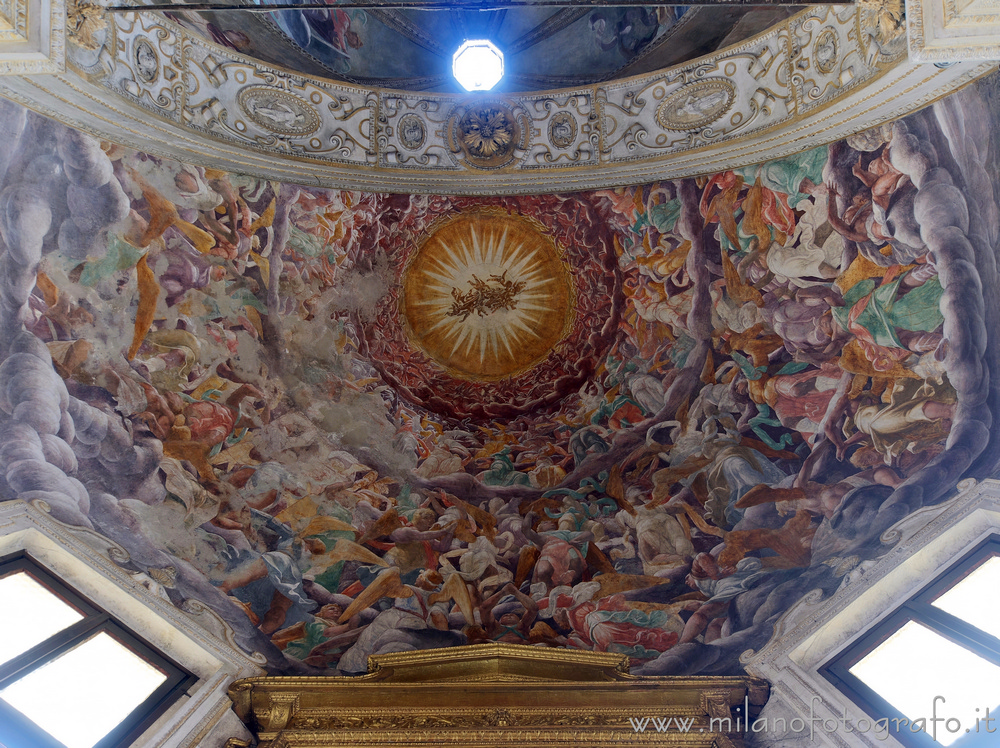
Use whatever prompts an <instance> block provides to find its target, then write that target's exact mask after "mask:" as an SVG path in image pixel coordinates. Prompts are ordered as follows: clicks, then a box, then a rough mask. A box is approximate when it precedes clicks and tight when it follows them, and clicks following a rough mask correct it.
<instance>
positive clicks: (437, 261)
mask: <svg viewBox="0 0 1000 748" xmlns="http://www.w3.org/2000/svg"><path fill="white" fill-rule="evenodd" d="M572 288H573V287H572V283H571V281H570V276H569V273H568V271H567V268H566V266H565V265H564V264H563V262H562V260H561V259H560V253H559V250H558V248H557V247H556V245H555V243H554V242H553V241H552V239H550V238H549V237H547V236H545V235H544V234H543V233H542V232H541V231H539V230H538V228H536V227H535V226H534V225H533V224H532V223H530V222H529V221H527V220H525V219H523V218H519V217H517V216H509V215H506V214H492V213H481V214H480V213H477V214H472V215H463V216H461V217H459V218H457V219H455V220H453V221H451V222H449V223H447V224H446V225H444V226H442V227H441V228H439V229H438V230H437V231H435V232H434V233H433V234H432V235H431V236H430V237H429V238H428V239H427V241H426V242H424V244H423V246H421V247H420V249H419V250H418V252H417V253H416V256H415V257H413V258H412V260H411V262H410V263H409V266H408V267H407V270H406V274H405V278H404V280H403V296H402V300H401V301H402V307H401V308H402V313H403V317H404V319H405V324H406V328H407V332H408V334H409V336H410V338H411V340H413V341H414V342H415V343H416V344H417V345H418V346H419V347H420V348H421V349H422V350H423V351H424V352H425V353H427V355H429V356H430V357H431V358H432V359H434V360H435V361H437V362H438V363H439V364H441V365H442V366H444V367H445V368H447V369H448V370H449V371H450V372H452V373H453V374H456V375H458V376H460V377H463V378H466V379H484V380H495V379H502V378H503V377H508V376H511V375H512V374H516V373H518V372H520V371H523V370H525V369H527V368H529V367H531V366H533V365H535V364H536V363H538V362H539V361H541V360H542V359H544V358H545V356H547V355H548V352H549V351H550V350H551V349H552V347H553V346H554V345H555V344H556V343H558V342H559V340H560V339H561V338H562V337H563V336H564V335H565V333H566V332H567V330H568V327H569V324H570V321H571V318H572V315H571V312H572V307H573V292H572Z"/></svg>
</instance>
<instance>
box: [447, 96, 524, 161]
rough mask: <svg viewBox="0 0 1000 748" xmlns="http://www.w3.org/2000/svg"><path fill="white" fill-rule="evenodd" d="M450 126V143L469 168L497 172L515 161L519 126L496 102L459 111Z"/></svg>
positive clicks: (508, 111) (512, 115)
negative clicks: (470, 166)
mask: <svg viewBox="0 0 1000 748" xmlns="http://www.w3.org/2000/svg"><path fill="white" fill-rule="evenodd" d="M449 124H450V127H449V131H450V132H449V134H450V137H451V140H452V141H453V142H454V143H455V144H456V145H457V150H459V151H460V152H462V153H463V154H464V155H465V157H466V159H467V160H468V162H469V163H470V164H471V165H472V166H477V167H479V168H482V169H497V168H500V167H503V166H506V165H507V164H509V163H510V162H511V161H513V160H514V155H515V153H516V151H517V148H518V146H519V145H520V142H521V126H520V124H519V123H518V121H517V117H515V115H514V112H513V111H512V110H511V109H510V107H508V106H506V105H504V104H501V103H499V102H495V101H490V102H483V103H477V104H475V105H472V106H469V107H466V108H465V109H464V110H459V111H458V112H457V113H456V114H455V115H453V116H452V119H451V122H450V123H449Z"/></svg>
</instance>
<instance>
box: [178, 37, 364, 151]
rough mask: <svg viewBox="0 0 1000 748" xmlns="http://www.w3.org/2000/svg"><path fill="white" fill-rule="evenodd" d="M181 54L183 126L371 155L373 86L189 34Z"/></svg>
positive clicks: (275, 146) (264, 144)
mask: <svg viewBox="0 0 1000 748" xmlns="http://www.w3.org/2000/svg"><path fill="white" fill-rule="evenodd" d="M184 58H185V61H186V63H187V67H186V71H187V78H186V84H187V85H186V101H185V106H184V109H183V115H182V116H183V118H184V122H185V124H187V125H188V126H189V127H194V128H196V129H199V130H204V131H207V132H209V133H211V134H213V135H215V136H217V137H221V138H225V139H226V140H230V141H235V142H238V143H240V144H244V145H249V146H252V147H255V148H259V149H262V150H265V151H269V152H273V153H277V154H284V155H291V156H305V157H310V158H314V159H321V160H324V161H335V162H339V163H352V164H366V163H372V162H374V150H373V144H372V124H373V119H374V116H375V108H376V98H375V95H374V94H371V93H368V92H366V91H364V90H362V89H357V88H348V87H344V86H337V85H335V84H330V83H326V82H325V81H321V80H314V79H309V78H304V77H302V76H298V75H293V74H290V73H287V72H284V71H280V70H276V69H272V68H267V67H264V66H262V65H260V64H259V63H253V62H250V61H249V60H246V61H243V60H240V59H227V58H226V57H223V56H222V55H220V54H218V49H217V48H215V47H213V46H211V45H209V44H204V43H201V42H200V41H199V40H196V39H194V38H192V37H186V38H185V47H184Z"/></svg>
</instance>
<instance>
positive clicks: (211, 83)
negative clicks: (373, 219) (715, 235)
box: [5, 4, 993, 195]
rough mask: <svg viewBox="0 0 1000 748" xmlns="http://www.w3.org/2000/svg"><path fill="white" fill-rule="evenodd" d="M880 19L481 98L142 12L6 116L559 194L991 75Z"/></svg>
mask: <svg viewBox="0 0 1000 748" xmlns="http://www.w3.org/2000/svg"><path fill="white" fill-rule="evenodd" d="M87 7H89V6H87ZM75 17H76V16H75ZM893 18H894V17H892V16H891V15H890V16H887V15H886V14H885V13H883V12H881V11H880V10H879V8H878V7H876V6H874V5H872V4H864V5H859V6H817V7H812V8H809V9H807V10H805V11H803V12H801V13H799V14H797V15H795V16H793V17H791V18H789V19H787V20H785V21H784V22H782V23H780V24H778V25H776V26H774V27H772V28H771V29H768V30H767V31H765V32H763V33H762V34H760V35H758V36H757V37H754V38H752V39H749V40H747V41H745V42H742V43H740V44H738V45H736V46H733V47H730V48H728V49H725V50H722V51H719V52H717V53H714V54H712V55H708V56H706V57H703V58H700V59H697V60H694V61H691V62H689V63H686V64H684V65H679V66H676V67H673V68H668V69H665V70H661V71H657V72H656V73H652V74H648V75H643V76H635V77H631V78H625V79H622V80H618V81H612V82H609V83H605V84H599V85H595V86H590V87H585V88H579V89H565V90H558V91H546V92H533V93H530V94H510V95H503V96H492V95H491V96H487V97H486V98H482V97H478V98H477V97H470V96H454V95H448V94H423V93H413V92H401V91H390V90H386V89H367V88H360V87H358V86H352V85H349V84H346V83H341V82H335V81H330V80H326V79H322V78H313V77H308V76H302V75H300V74H297V73H294V72H291V71H288V70H283V69H281V68H278V67H275V66H270V65H265V64H264V63H261V62H260V61H257V60H253V59H251V58H247V57H243V56H240V55H238V54H236V53H234V52H232V51H231V50H228V49H225V48H222V47H219V46H217V45H214V44H212V43H210V42H208V41H206V40H204V39H202V38H200V37H198V36H196V35H192V34H190V33H189V32H188V31H186V30H185V29H183V28H182V27H180V26H178V25H175V24H173V23H171V22H169V21H166V20H164V19H163V18H160V17H158V16H157V15H155V14H152V13H145V12H137V13H135V14H116V15H115V16H114V18H110V17H106V18H101V19H99V18H94V17H87V18H85V19H84V20H85V21H86V23H84V22H81V23H80V24H76V25H74V30H73V34H72V37H71V42H72V43H71V44H70V47H69V65H68V70H67V72H66V73H65V74H64V75H59V76H48V75H46V76H32V77H27V76H24V77H11V78H9V79H8V80H7V81H5V83H7V84H8V85H7V86H6V89H7V91H6V95H8V96H9V97H10V98H12V99H14V100H16V101H19V102H21V103H23V104H25V105H26V106H28V107H30V108H32V109H34V110H36V111H38V112H40V113H42V114H46V115H49V116H53V117H55V118H56V119H59V120H60V121H62V122H64V123H66V124H68V125H70V126H72V127H76V128H78V129H81V130H84V131H86V132H90V133H92V134H94V135H96V136H98V137H101V138H104V139H109V140H113V141H116V142H120V143H122V144H124V145H128V146H132V147H135V148H137V149H140V150H143V151H146V152H149V153H152V154H155V155H162V156H165V157H173V158H178V159H181V160H184V161H187V162H190V163H194V164H199V165H204V166H210V167H213V168H218V169H224V170H228V171H234V172H245V173H252V174H255V175H258V176H262V177H267V178H272V179H279V180H282V181H289V182H295V183H302V184H317V185H320V186H328V187H336V188H347V189H360V190H377V191H389V192H417V193H446V194H471V195H479V194H497V193H509V194H511V193H514V194H516V193H544V192H562V191H574V190H581V189H594V188H601V187H608V186H618V185H627V184H637V183H642V182H648V181H654V180H657V179H664V178H676V177H682V176H690V175H695V174H704V173H708V172H712V171H718V170H725V169H730V168H734V167H737V166H742V165H746V164H750V163H758V162H760V161H764V160H767V159H772V158H781V157H783V156H785V155H789V154H792V153H796V152H800V151H802V150H804V149H806V148H810V147H814V146H818V145H824V144H826V143H829V142H832V141H834V140H837V139H838V138H842V137H845V136H847V135H850V134H853V133H855V132H858V131H860V130H864V129H867V128H869V127H874V126H877V125H880V124H882V123H884V122H887V121H890V120H891V119H893V118H895V117H899V116H901V115H903V114H906V113H908V112H910V111H913V110H915V109H917V108H919V107H921V106H925V105H926V104H929V103H931V102H933V101H934V100H936V99H937V98H940V97H942V96H944V95H947V94H948V93H951V92H952V91H954V90H956V89H957V88H959V87H961V86H963V85H965V84H967V83H969V82H970V81H972V80H975V79H976V78H978V77H980V76H982V75H985V74H987V73H988V72H990V71H991V70H992V69H993V66H992V65H988V64H981V63H980V64H977V63H966V64H961V65H954V66H951V67H948V68H947V69H939V68H937V67H934V66H924V65H914V64H910V63H909V62H907V60H906V48H905V35H904V33H903V29H902V26H900V25H898V24H897V23H896V21H894V20H893ZM897 20H898V19H897ZM491 106H492V107H494V108H499V109H500V110H502V111H504V112H507V113H509V116H510V118H511V119H512V122H513V125H512V126H513V127H514V129H516V130H517V132H518V136H519V137H518V138H517V139H516V142H512V143H511V144H510V145H509V146H507V145H505V146H504V147H505V148H507V149H508V150H509V151H510V153H506V152H505V153H504V154H503V156H504V157H503V158H487V159H483V158H474V157H470V154H469V152H468V151H467V149H466V148H465V147H464V146H463V145H462V140H461V128H462V127H463V123H465V122H467V121H468V120H469V118H470V117H474V116H475V114H476V111H477V108H478V109H481V108H483V107H486V108H489V107H491ZM484 111H485V110H484Z"/></svg>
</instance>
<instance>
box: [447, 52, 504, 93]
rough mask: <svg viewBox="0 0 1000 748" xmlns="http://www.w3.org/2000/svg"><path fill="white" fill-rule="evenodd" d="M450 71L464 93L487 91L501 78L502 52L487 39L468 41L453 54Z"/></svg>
mask: <svg viewBox="0 0 1000 748" xmlns="http://www.w3.org/2000/svg"><path fill="white" fill-rule="evenodd" d="M451 69H452V72H453V73H454V75H455V80H457V81H458V82H459V83H460V84H462V88H464V89H465V90H466V91H489V90H490V89H491V88H493V86H495V85H496V84H497V83H499V82H500V79H501V78H503V52H501V51H500V50H499V49H497V48H496V46H495V45H494V44H493V42H491V41H489V40H487V39H469V40H467V41H465V42H463V43H462V46H460V47H459V48H458V50H457V51H456V52H455V56H454V57H453V58H452V66H451Z"/></svg>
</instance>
